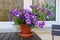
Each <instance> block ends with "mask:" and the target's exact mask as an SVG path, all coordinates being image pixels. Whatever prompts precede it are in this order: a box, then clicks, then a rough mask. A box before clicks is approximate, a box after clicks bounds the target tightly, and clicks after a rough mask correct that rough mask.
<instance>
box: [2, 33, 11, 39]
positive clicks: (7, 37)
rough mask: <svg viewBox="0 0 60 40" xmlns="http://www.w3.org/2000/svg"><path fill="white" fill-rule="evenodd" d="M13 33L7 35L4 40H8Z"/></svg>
mask: <svg viewBox="0 0 60 40" xmlns="http://www.w3.org/2000/svg"><path fill="white" fill-rule="evenodd" d="M10 34H11V33H7V34H6V35H5V36H4V38H3V39H2V40H8V39H9V37H10Z"/></svg>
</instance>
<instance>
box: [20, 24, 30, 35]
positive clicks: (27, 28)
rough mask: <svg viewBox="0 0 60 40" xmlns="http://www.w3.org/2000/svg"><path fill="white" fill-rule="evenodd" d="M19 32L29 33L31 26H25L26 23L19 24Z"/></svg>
mask: <svg viewBox="0 0 60 40" xmlns="http://www.w3.org/2000/svg"><path fill="white" fill-rule="evenodd" d="M20 28H21V33H22V34H29V33H31V27H27V26H26V24H22V25H20Z"/></svg>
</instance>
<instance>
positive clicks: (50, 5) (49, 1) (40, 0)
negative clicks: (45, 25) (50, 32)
mask: <svg viewBox="0 0 60 40" xmlns="http://www.w3.org/2000/svg"><path fill="white" fill-rule="evenodd" d="M32 4H34V5H40V6H41V7H42V8H46V9H48V10H50V11H51V14H52V15H51V17H49V19H47V18H46V21H55V20H56V0H32Z"/></svg>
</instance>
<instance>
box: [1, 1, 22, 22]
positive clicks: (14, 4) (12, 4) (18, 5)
mask: <svg viewBox="0 0 60 40" xmlns="http://www.w3.org/2000/svg"><path fill="white" fill-rule="evenodd" d="M22 8H23V0H0V21H8V15H9V13H10V11H11V10H12V9H22Z"/></svg>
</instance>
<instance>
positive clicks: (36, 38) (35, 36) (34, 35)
mask: <svg viewBox="0 0 60 40" xmlns="http://www.w3.org/2000/svg"><path fill="white" fill-rule="evenodd" d="M33 37H34V39H35V40H41V38H40V37H39V36H38V35H37V34H36V33H35V32H33Z"/></svg>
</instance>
